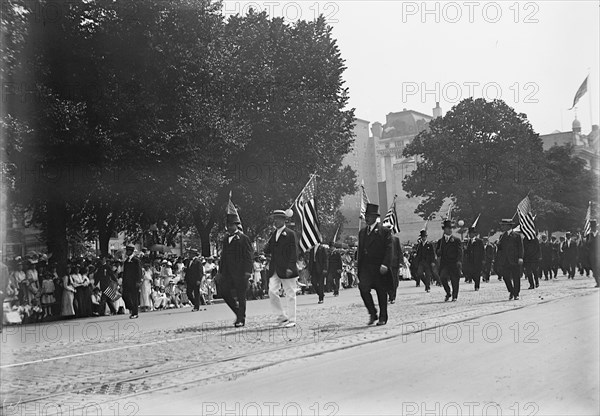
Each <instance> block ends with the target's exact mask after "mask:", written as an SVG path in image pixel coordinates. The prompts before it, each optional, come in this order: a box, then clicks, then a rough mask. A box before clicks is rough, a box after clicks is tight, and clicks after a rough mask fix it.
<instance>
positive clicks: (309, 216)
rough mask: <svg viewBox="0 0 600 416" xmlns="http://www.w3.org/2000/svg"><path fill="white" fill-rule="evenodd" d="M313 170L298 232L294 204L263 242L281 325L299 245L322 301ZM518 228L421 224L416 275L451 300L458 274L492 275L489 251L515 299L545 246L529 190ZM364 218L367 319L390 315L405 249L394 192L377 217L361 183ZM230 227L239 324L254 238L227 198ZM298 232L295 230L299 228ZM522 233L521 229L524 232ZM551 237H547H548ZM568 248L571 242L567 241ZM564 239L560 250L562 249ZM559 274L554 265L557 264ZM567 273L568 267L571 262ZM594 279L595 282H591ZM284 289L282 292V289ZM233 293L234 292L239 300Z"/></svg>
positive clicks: (289, 318)
mask: <svg viewBox="0 0 600 416" xmlns="http://www.w3.org/2000/svg"><path fill="white" fill-rule="evenodd" d="M315 182H316V178H315V175H313V176H312V177H311V179H310V180H309V182H308V183H307V185H306V186H305V187H304V189H303V191H302V192H301V193H300V195H299V196H298V198H297V199H296V201H295V202H294V204H293V205H292V207H293V208H295V211H296V214H297V215H298V217H299V219H300V228H299V230H298V231H297V232H296V231H294V230H292V229H290V228H288V227H287V225H286V223H287V221H288V220H289V219H290V218H291V217H292V216H293V214H294V211H292V209H291V208H290V209H288V210H275V211H273V212H272V214H271V218H272V221H273V226H274V230H273V231H272V232H271V234H270V236H269V239H268V241H267V243H266V246H265V247H264V253H265V255H266V256H267V259H268V260H269V266H268V271H267V273H268V278H269V290H268V291H269V300H270V303H271V306H272V310H273V312H274V313H275V314H276V319H277V322H276V324H277V325H279V326H282V327H288V328H289V327H294V326H296V288H297V279H298V275H299V272H298V266H297V262H298V252H299V250H300V251H301V252H308V253H309V255H310V259H309V269H310V273H311V278H312V284H313V287H314V288H315V291H316V293H317V295H318V297H319V299H318V302H319V303H323V296H324V295H323V284H324V280H325V277H326V275H327V270H326V265H327V261H325V260H324V257H326V256H327V255H326V253H325V252H324V250H323V247H322V245H321V244H320V243H321V234H320V232H319V224H318V217H317V211H316V204H315ZM517 213H518V215H519V224H518V225H519V227H518V228H519V231H520V232H517V231H516V225H517V223H515V222H514V220H513V219H503V220H501V221H500V223H499V226H500V228H501V231H502V234H501V236H500V238H499V240H498V242H497V244H496V246H495V247H493V246H492V245H491V244H490V243H489V241H485V242H484V240H482V239H480V238H479V237H478V233H477V229H476V226H475V225H476V223H477V220H476V221H475V223H474V224H473V226H471V227H469V229H468V239H467V240H466V241H464V242H463V241H462V239H461V238H458V237H457V236H455V235H454V230H455V229H456V226H455V224H454V222H453V221H452V220H450V219H446V220H444V221H443V223H442V229H443V236H442V237H441V238H440V239H439V240H438V241H437V242H435V243H433V242H430V241H428V240H427V230H426V229H424V230H421V232H420V238H419V240H418V242H417V247H416V256H415V264H416V270H417V276H418V279H420V280H422V281H423V283H424V285H425V291H426V292H430V290H431V282H432V280H434V278H435V279H436V280H438V276H439V282H440V283H441V285H442V286H443V288H444V291H445V301H450V300H451V301H452V302H456V301H457V300H458V295H459V290H460V278H461V276H463V275H464V276H465V280H466V281H467V282H473V284H474V288H475V291H478V290H479V288H480V283H481V278H482V277H483V279H484V280H487V281H489V275H490V269H491V262H492V258H493V261H494V269H495V271H496V272H497V274H498V276H499V279H501V280H503V281H504V283H505V285H506V289H507V291H508V292H509V300H518V299H519V295H520V286H521V278H522V273H525V276H526V277H527V278H528V281H529V283H530V289H532V288H535V287H537V286H538V285H539V279H538V275H539V273H540V269H538V267H539V266H540V265H539V260H541V259H543V258H544V255H543V253H544V251H547V248H546V245H545V244H546V242H545V239H544V238H542V240H543V241H542V243H541V245H540V243H539V241H538V239H537V233H536V231H535V226H534V224H533V220H534V216H533V215H532V212H531V206H530V204H529V198H528V197H526V198H525V199H524V200H523V201H521V203H520V204H519V205H518V208H517ZM361 218H364V220H365V222H366V225H365V226H364V227H363V228H361V229H360V231H359V235H358V250H357V252H356V261H357V269H358V270H357V271H358V280H359V284H358V288H359V292H360V296H361V298H362V300H363V302H364V305H365V308H366V309H367V312H368V314H369V320H368V322H367V323H368V325H373V324H375V323H376V325H378V326H382V325H386V324H387V321H388V311H387V308H388V299H389V301H390V303H394V300H395V292H396V289H397V287H398V269H399V258H400V256H402V252H401V248H400V243H399V239H398V237H396V236H395V235H394V234H396V233H397V232H398V231H399V227H398V218H397V215H396V211H395V200H394V203H393V204H392V206H391V207H390V210H389V211H388V212H387V214H386V216H385V218H384V220H383V221H380V220H379V218H380V213H379V206H378V205H375V204H371V203H369V202H368V198H366V193H365V192H364V187H363V203H362V207H361ZM226 222H227V225H226V227H227V235H226V236H225V238H224V241H223V244H222V247H223V251H222V254H221V263H220V265H219V266H220V267H219V270H220V275H219V277H218V286H219V287H220V290H219V291H220V292H221V293H222V296H223V299H224V300H225V303H226V304H227V305H228V306H229V307H230V308H231V310H232V311H233V312H234V313H235V315H236V320H235V322H234V325H235V326H236V327H241V326H244V325H245V320H246V301H245V293H246V288H247V285H248V280H249V278H250V276H251V273H252V253H253V249H252V245H251V243H250V240H249V238H248V237H247V236H246V235H245V234H244V233H243V232H242V231H241V221H240V218H239V216H238V214H237V210H236V209H235V206H234V205H233V204H232V203H231V201H230V203H229V206H228V212H227V221H226ZM586 227H587V228H589V233H587V234H586V244H587V246H588V248H589V252H590V253H591V254H592V255H591V256H590V258H591V261H590V263H591V270H592V272H593V274H594V278H595V279H596V282H597V283H598V260H597V251H598V232H597V230H596V221H595V220H591V219H590V218H589V210H588V217H587V219H586ZM297 233H298V235H297ZM521 234H522V235H523V236H522V235H521ZM548 244H550V243H548ZM566 249H567V250H569V249H570V248H569V246H568V244H567V246H566ZM562 250H563V249H562V247H561V252H562ZM541 270H549V271H550V277H551V278H552V271H553V270H554V263H552V266H550V265H548V264H546V263H543V262H542V265H541ZM554 273H555V274H556V271H555V270H554ZM569 276H571V268H570V267H569ZM596 287H598V284H597V285H596ZM282 288H283V291H284V299H283V300H282V298H281V296H280V292H281V289H282ZM373 290H374V291H375V294H376V296H377V304H378V307H379V310H377V307H376V306H375V302H374V299H373V296H372V291H373ZM236 299H237V300H236Z"/></svg>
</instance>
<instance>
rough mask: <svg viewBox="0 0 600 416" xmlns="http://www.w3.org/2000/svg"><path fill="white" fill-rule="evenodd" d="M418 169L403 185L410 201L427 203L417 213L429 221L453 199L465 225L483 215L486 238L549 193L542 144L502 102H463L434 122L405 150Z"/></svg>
mask: <svg viewBox="0 0 600 416" xmlns="http://www.w3.org/2000/svg"><path fill="white" fill-rule="evenodd" d="M403 155H404V156H405V157H409V156H417V168H416V169H415V171H413V172H412V173H411V174H410V175H409V176H408V177H407V178H405V179H404V181H403V186H404V189H405V190H406V191H407V194H408V196H409V197H421V198H423V199H422V201H421V203H420V204H419V205H418V207H417V210H416V213H418V214H419V215H420V216H421V217H422V218H424V219H425V218H429V216H430V215H432V214H433V213H435V212H438V211H439V210H440V208H441V205H442V203H443V202H444V200H446V199H451V200H452V201H453V203H454V205H453V217H454V218H464V219H465V223H467V225H469V224H470V222H471V221H473V220H474V219H475V218H476V217H477V215H478V214H479V213H481V218H480V221H479V230H480V231H481V232H482V233H487V231H488V230H489V229H490V228H492V227H494V226H495V224H496V222H497V221H498V220H499V219H500V218H505V217H509V218H510V217H512V216H513V214H514V213H515V211H516V206H517V204H518V203H519V201H520V200H521V199H522V198H523V197H525V195H527V194H528V193H530V192H532V193H531V196H532V197H533V195H534V194H535V195H539V196H540V198H541V199H544V200H545V198H544V195H547V192H548V189H550V188H549V187H550V185H549V181H548V177H547V175H546V172H545V164H544V154H543V150H542V142H541V139H540V138H539V136H538V134H537V133H535V132H534V131H533V128H532V127H531V125H530V123H529V121H528V120H527V117H526V115H525V114H518V113H516V112H515V111H514V109H512V108H511V107H509V106H508V105H506V103H504V102H503V101H501V100H494V101H486V100H484V99H481V98H479V99H472V98H469V99H465V100H463V101H461V102H460V103H458V104H457V105H456V106H454V107H453V108H452V109H451V110H450V111H449V112H448V113H446V115H445V116H444V117H440V118H437V119H434V120H432V121H431V122H430V124H429V128H428V129H427V130H425V131H422V132H421V133H419V134H418V135H417V136H416V137H415V139H414V140H413V141H412V142H411V143H410V144H409V145H408V146H407V147H406V148H405V149H404V151H403Z"/></svg>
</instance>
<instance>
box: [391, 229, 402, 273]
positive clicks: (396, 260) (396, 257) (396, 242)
mask: <svg viewBox="0 0 600 416" xmlns="http://www.w3.org/2000/svg"><path fill="white" fill-rule="evenodd" d="M401 260H404V259H403V253H402V247H401V245H400V239H399V238H398V237H396V236H395V235H392V269H394V270H398V269H400V261H401Z"/></svg>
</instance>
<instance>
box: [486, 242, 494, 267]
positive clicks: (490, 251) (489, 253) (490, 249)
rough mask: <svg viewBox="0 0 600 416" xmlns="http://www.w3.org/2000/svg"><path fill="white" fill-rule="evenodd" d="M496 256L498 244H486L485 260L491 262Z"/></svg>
mask: <svg viewBox="0 0 600 416" xmlns="http://www.w3.org/2000/svg"><path fill="white" fill-rule="evenodd" d="M494 257H496V246H495V245H493V244H491V243H489V244H487V245H486V246H485V261H486V262H487V263H491V262H492V261H494Z"/></svg>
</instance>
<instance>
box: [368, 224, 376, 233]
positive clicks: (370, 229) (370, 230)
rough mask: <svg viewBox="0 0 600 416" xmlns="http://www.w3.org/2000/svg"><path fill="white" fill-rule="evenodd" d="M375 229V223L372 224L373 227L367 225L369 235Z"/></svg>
mask: <svg viewBox="0 0 600 416" xmlns="http://www.w3.org/2000/svg"><path fill="white" fill-rule="evenodd" d="M375 227H377V222H374V223H373V225H369V233H372V232H373V230H374V229H375Z"/></svg>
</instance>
